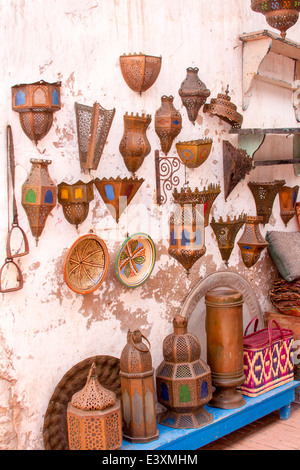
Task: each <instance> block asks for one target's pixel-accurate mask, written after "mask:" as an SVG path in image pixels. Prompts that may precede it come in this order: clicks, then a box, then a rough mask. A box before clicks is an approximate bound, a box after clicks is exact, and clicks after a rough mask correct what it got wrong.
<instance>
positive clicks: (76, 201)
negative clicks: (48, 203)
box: [57, 180, 94, 228]
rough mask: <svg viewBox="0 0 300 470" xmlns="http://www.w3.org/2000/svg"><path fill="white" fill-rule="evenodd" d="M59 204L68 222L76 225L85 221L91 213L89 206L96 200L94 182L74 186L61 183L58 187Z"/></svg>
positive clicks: (79, 183) (79, 182)
mask: <svg viewBox="0 0 300 470" xmlns="http://www.w3.org/2000/svg"><path fill="white" fill-rule="evenodd" d="M57 190H58V202H59V204H61V206H62V208H63V212H64V216H65V218H66V219H67V221H68V222H69V223H70V224H72V225H76V228H77V227H78V225H79V224H81V223H82V222H84V221H85V219H86V218H87V216H88V213H89V204H90V202H91V201H92V200H93V199H94V186H93V181H90V182H89V183H84V182H83V181H80V180H79V181H77V183H74V184H68V183H60V184H59V185H58V186H57Z"/></svg>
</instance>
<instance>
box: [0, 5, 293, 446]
mask: <svg viewBox="0 0 300 470" xmlns="http://www.w3.org/2000/svg"><path fill="white" fill-rule="evenodd" d="M261 29H267V24H266V22H265V20H264V18H263V16H262V15H258V14H255V13H253V12H252V11H251V9H250V1H248V2H245V0H238V1H232V0H224V1H222V2H204V1H200V2H199V1H198V0H163V1H161V0H35V1H33V0H18V1H14V0H9V1H8V0H1V1H0V41H1V44H2V45H4V46H3V47H1V49H0V63H1V69H0V70H1V71H0V74H1V87H0V103H1V111H2V112H1V120H0V147H1V152H0V165H1V169H2V171H1V172H0V183H1V188H2V197H1V199H0V209H1V214H2V217H1V218H0V233H1V236H0V255H1V254H2V258H3V262H4V259H5V245H6V235H7V198H6V138H5V131H6V125H7V124H10V125H11V126H12V130H13V137H14V145H15V156H16V195H17V202H18V210H19V222H20V225H21V227H23V228H24V230H26V233H27V236H28V239H29V243H30V254H29V255H28V256H26V257H24V258H21V259H20V260H19V261H18V263H19V265H20V268H21V270H22V272H23V275H24V281H25V284H24V288H23V289H22V290H21V291H18V292H15V293H12V294H0V302H1V310H0V311H1V322H0V396H1V401H0V448H1V449H42V448H43V434H42V428H43V419H44V414H45V411H46V409H47V406H48V402H49V399H50V397H51V394H52V392H53V390H54V388H55V386H56V384H57V383H58V382H59V380H60V379H61V377H62V376H63V375H64V374H65V373H66V372H67V371H68V370H69V369H70V368H71V367H72V366H73V365H75V364H76V363H78V362H80V361H82V360H83V359H85V358H87V357H90V356H93V355H102V354H103V355H105V354H108V355H112V356H116V357H119V356H120V353H121V351H122V348H123V347H124V345H125V341H126V333H127V330H128V329H129V328H130V329H133V328H140V329H141V330H142V332H143V333H144V334H145V335H146V336H147V337H148V338H149V340H150V342H151V344H152V357H153V364H154V367H156V366H158V364H159V363H160V361H161V360H162V352H161V347H162V341H163V338H164V337H165V336H166V334H168V333H170V332H171V330H172V326H171V320H172V319H173V317H174V315H175V314H176V313H180V309H181V306H182V304H183V302H184V300H185V298H186V296H187V295H188V293H189V291H190V290H191V288H192V287H193V286H195V284H196V283H197V282H198V281H199V279H201V278H202V277H204V276H205V275H206V274H208V273H211V272H215V271H219V270H222V269H225V266H224V264H223V263H222V260H221V256H220V253H219V250H218V246H217V243H216V239H215V236H214V234H213V232H212V229H211V227H207V228H206V231H205V236H206V248H207V251H206V255H205V256H204V257H203V258H202V259H201V260H200V261H198V262H197V263H196V264H195V266H194V268H193V269H192V272H191V275H190V277H189V278H187V276H186V275H185V271H184V269H183V268H182V266H181V265H179V263H177V262H176V261H175V260H173V259H172V258H170V257H169V255H168V252H167V249H168V217H169V213H170V210H171V208H172V201H171V195H170V194H169V200H168V203H167V204H166V205H164V206H161V207H158V206H157V205H156V204H155V167H154V150H155V149H159V148H160V146H159V140H158V137H157V135H156V133H155V130H154V114H155V111H156V110H157V109H158V108H159V106H160V104H161V101H160V98H161V96H162V95H164V94H166V95H173V96H174V97H175V99H174V105H175V107H176V108H177V109H179V110H180V112H181V114H182V117H183V129H182V132H181V134H180V135H179V137H178V139H177V140H182V141H183V140H192V139H197V138H204V137H211V138H213V142H214V143H213V149H212V153H211V155H210V157H209V159H208V160H207V162H206V163H205V164H204V165H203V166H201V167H200V168H199V169H197V170H194V171H190V172H188V179H189V181H190V186H191V187H192V188H194V187H196V186H198V187H199V188H203V187H204V186H207V185H208V184H210V183H220V184H221V189H222V194H221V195H220V196H219V197H218V198H217V200H216V203H215V204H214V206H213V209H212V212H211V215H214V216H215V217H216V218H219V216H221V215H222V216H225V217H226V216H227V215H230V216H233V215H239V214H240V213H241V212H242V211H244V212H245V213H248V214H250V215H255V204H254V200H253V198H252V196H251V193H250V190H249V189H248V186H247V183H248V181H249V180H253V181H254V180H256V179H258V178H259V179H260V180H264V181H272V180H273V179H280V178H283V177H284V178H285V179H286V182H287V184H288V185H294V184H297V182H298V180H297V178H296V177H295V175H294V172H293V168H292V167H291V166H284V167H267V168H264V169H256V170H254V171H252V172H251V174H250V175H249V176H247V178H246V179H245V180H244V181H243V182H241V183H240V184H239V185H238V187H237V188H236V189H235V190H234V192H233V193H232V194H231V195H230V197H229V198H228V200H227V202H226V203H225V200H224V196H223V154H222V142H223V140H224V139H226V140H230V141H231V142H232V143H233V144H234V145H237V138H236V136H229V135H228V131H229V129H230V126H229V125H228V124H226V123H224V122H223V121H221V120H219V119H218V118H216V117H214V116H210V115H208V114H203V112H202V111H200V113H199V116H198V119H197V122H196V125H195V126H193V125H192V124H191V123H190V121H189V120H188V118H187V114H186V110H185V108H184V107H183V106H182V104H181V99H180V97H179V95H178V89H179V87H180V84H181V82H182V81H183V79H184V78H185V76H186V68H187V67H189V66H192V67H199V77H200V79H201V80H202V81H203V82H204V83H205V84H206V86H207V87H208V88H209V89H210V90H211V98H213V97H216V96H217V94H218V93H220V92H222V91H224V90H225V89H226V86H227V84H229V87H230V95H231V99H232V102H233V103H235V104H236V105H237V107H238V110H239V111H240V112H241V110H242V44H241V42H240V41H239V39H238V35H239V34H241V33H243V32H252V31H257V30H261ZM288 36H289V37H290V38H291V39H294V40H296V41H300V32H299V24H298V25H296V26H294V27H293V28H291V29H290V30H289V33H288ZM140 51H141V52H144V53H146V54H150V55H161V56H162V70H161V73H160V75H159V78H158V79H157V81H156V83H155V85H154V86H153V87H152V88H151V89H150V90H148V91H147V92H146V93H144V94H143V95H142V96H139V95H138V94H135V93H134V92H132V91H131V90H130V89H129V88H128V86H127V85H126V83H125V81H124V80H123V77H122V75H121V71H120V66H119V56H120V55H122V54H123V53H129V52H131V53H133V52H140ZM275 63H276V61H275ZM270 67H271V68H272V60H270ZM290 67H291V66H290V64H287V65H286V64H285V63H284V62H283V63H282V64H281V68H282V71H283V70H284V71H285V73H287V74H288V73H291V72H289V70H290ZM40 79H43V80H45V81H49V82H54V81H57V80H61V82H62V109H61V111H59V112H57V113H56V114H55V117H54V123H53V126H52V129H51V131H50V132H49V134H48V135H47V136H46V137H45V138H44V139H43V140H42V141H41V142H40V143H39V144H38V146H37V147H36V146H35V145H34V144H33V143H32V142H31V141H30V140H29V139H28V138H27V137H26V136H25V134H24V133H23V131H22V129H21V127H20V124H19V117H18V114H17V113H15V112H14V111H12V109H11V86H13V85H15V84H17V83H32V82H34V81H37V80H40ZM75 101H77V102H79V103H82V104H86V105H89V106H92V104H93V103H94V102H95V101H98V102H100V104H101V105H102V106H103V107H104V108H106V109H112V108H113V107H115V108H116V115H115V118H114V121H113V125H112V127H111V131H110V133H109V136H108V140H107V144H106V146H105V149H104V153H103V155H102V159H101V161H100V164H99V167H98V169H97V171H94V172H92V175H91V176H90V175H88V174H84V173H82V172H81V171H80V164H79V155H78V146H77V130H76V122H75V112H74V102H75ZM126 112H129V113H131V112H134V113H139V114H142V113H148V114H151V115H152V123H151V125H150V127H149V130H148V132H147V136H148V139H149V141H150V143H151V147H152V151H151V154H150V155H149V156H148V157H147V158H146V159H145V162H144V164H143V166H142V167H141V168H140V170H139V171H138V176H139V177H143V178H145V182H144V184H143V186H142V187H141V189H140V191H139V193H138V194H137V195H136V197H135V199H134V201H133V202H132V204H131V205H130V206H129V207H128V210H127V211H126V212H124V213H123V215H122V216H121V219H120V222H119V224H118V225H117V224H116V223H115V221H114V219H113V218H112V217H111V215H110V214H109V212H108V210H107V208H106V206H105V205H104V203H103V201H102V200H101V198H100V196H99V194H98V193H97V191H95V199H94V201H93V202H92V203H91V204H90V211H89V216H88V218H87V220H86V221H85V222H84V223H83V224H82V225H80V226H79V228H78V230H76V229H75V228H74V227H73V226H71V225H70V224H69V223H68V222H67V221H66V220H65V218H64V215H63V212H62V208H61V207H60V206H59V205H57V207H56V208H55V209H54V210H53V211H52V213H51V215H50V216H49V218H48V220H47V223H46V227H45V229H44V232H43V234H42V236H41V237H40V241H39V244H38V246H37V247H36V246H35V242H34V239H33V237H32V235H31V232H30V229H29V226H28V221H27V217H26V214H25V212H24V210H23V208H22V206H21V204H20V201H21V186H22V184H23V182H24V181H25V179H26V177H27V175H28V173H29V171H30V167H31V165H30V162H29V160H30V158H46V159H50V160H52V164H51V165H50V166H49V172H50V175H51V177H52V179H53V181H54V182H55V183H57V184H59V183H60V182H61V181H66V182H68V183H73V182H75V181H77V180H78V179H83V180H84V181H86V182H87V181H89V180H90V179H91V178H92V177H95V178H96V177H99V178H101V177H111V176H112V177H116V176H119V175H120V176H121V177H126V176H127V177H129V176H131V175H130V174H129V172H128V171H127V169H126V167H125V165H124V162H123V159H122V156H121V154H120V153H119V143H120V140H121V138H122V135H123V129H124V126H123V115H124V114H125V113H126ZM296 125H297V122H296V121H295V115H294V112H293V108H292V106H291V93H290V92H289V91H286V90H280V89H277V88H276V87H273V86H269V85H263V84H259V85H255V86H254V88H253V96H252V99H251V102H250V105H249V108H248V110H247V111H246V112H245V113H244V123H243V127H252V126H254V127H288V126H290V127H295V126H296ZM175 142H176V141H175ZM175 142H174V144H173V147H172V150H171V152H170V156H176V155H177V154H176V148H175ZM180 177H181V182H182V184H183V182H184V170H183V169H181V170H180ZM271 229H276V230H283V229H284V224H283V222H282V220H281V218H280V214H279V201H278V198H277V199H276V201H275V204H274V208H273V215H272V217H271V220H270V223H269V224H268V225H267V226H266V227H265V228H262V233H263V234H265V233H266V230H271ZM89 230H94V232H95V233H97V234H98V235H99V236H100V237H101V238H103V240H104V241H105V243H106V244H107V247H108V249H109V252H110V267H109V272H108V276H107V278H106V280H105V282H104V284H103V285H102V286H101V287H100V289H99V290H98V291H96V292H95V293H93V294H90V295H88V296H81V295H77V294H75V293H74V292H72V291H71V290H69V288H68V287H67V285H66V284H65V282H64V279H63V272H62V267H63V262H64V258H65V255H66V253H67V250H68V248H69V247H70V246H71V244H72V243H73V242H74V241H75V240H76V239H77V238H78V237H79V236H80V235H84V234H86V233H88V232H89ZM286 230H289V231H293V230H298V226H297V221H296V219H293V220H292V221H291V222H290V223H289V225H288V228H287V229H286ZM137 231H142V232H146V233H148V234H149V235H150V236H151V237H152V238H153V240H154V241H155V244H156V248H157V261H156V265H155V268H154V271H153V274H152V276H151V278H150V279H149V280H148V281H147V283H145V284H144V285H143V286H141V287H140V288H138V289H135V290H128V289H126V288H125V287H123V286H122V285H121V284H120V283H119V281H118V279H117V278H116V275H115V271H114V261H115V257H116V255H117V252H118V249H119V247H120V245H121V243H122V242H123V241H124V239H125V238H126V235H127V233H129V234H133V233H135V232H137ZM241 233H242V232H240V233H239V235H238V236H240V235H241ZM228 269H229V270H231V271H234V272H238V273H240V274H241V275H242V276H244V277H245V278H246V279H247V280H248V281H249V283H250V284H251V286H252V287H253V289H254V290H255V292H256V294H257V297H258V299H259V302H260V304H261V307H262V310H263V311H264V310H265V309H266V308H268V306H269V300H268V290H269V287H270V283H271V281H272V278H273V276H274V275H275V269H274V267H273V264H272V262H271V261H270V258H269V256H268V253H267V252H266V251H265V252H264V253H263V255H262V257H261V260H260V261H259V262H258V263H257V265H255V267H254V268H252V269H250V270H247V269H246V268H245V267H244V265H243V262H242V260H241V257H240V254H239V250H238V247H237V246H236V247H235V249H234V251H233V253H232V255H231V258H230V263H229V267H228Z"/></svg>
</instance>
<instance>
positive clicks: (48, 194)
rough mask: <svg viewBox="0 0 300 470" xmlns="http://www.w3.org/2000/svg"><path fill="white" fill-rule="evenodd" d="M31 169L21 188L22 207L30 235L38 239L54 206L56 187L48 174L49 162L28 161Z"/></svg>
mask: <svg viewBox="0 0 300 470" xmlns="http://www.w3.org/2000/svg"><path fill="white" fill-rule="evenodd" d="M30 162H31V164H32V167H31V171H30V174H29V176H28V178H27V179H26V181H25V183H24V184H23V186H22V206H23V207H24V209H25V212H26V214H27V217H28V221H29V225H30V229H31V233H32V235H33V236H34V237H35V239H36V244H38V239H39V237H40V235H41V233H42V231H43V229H44V227H45V223H46V220H47V217H48V215H49V214H50V212H51V211H52V209H53V208H54V207H55V206H56V202H57V187H56V185H55V184H54V183H53V181H52V180H51V178H50V175H49V173H48V165H50V164H51V163H52V161H51V160H39V159H35V158H32V159H31V160H30Z"/></svg>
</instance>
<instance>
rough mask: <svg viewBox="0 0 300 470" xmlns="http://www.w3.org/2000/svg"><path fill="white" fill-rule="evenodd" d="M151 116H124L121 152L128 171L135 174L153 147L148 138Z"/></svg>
mask: <svg viewBox="0 0 300 470" xmlns="http://www.w3.org/2000/svg"><path fill="white" fill-rule="evenodd" d="M151 119H152V118H151V116H150V114H146V115H145V114H142V115H141V116H139V114H138V113H137V114H136V115H135V116H134V114H133V113H131V114H128V113H126V114H124V134H123V137H122V139H121V142H120V145H119V150H120V153H121V155H122V157H123V160H124V163H125V165H126V168H127V170H128V171H131V172H132V173H133V174H135V173H136V171H137V170H138V169H139V168H140V167H141V165H142V164H143V162H144V159H145V158H146V157H147V155H149V153H150V151H151V145H150V142H149V140H148V137H147V134H146V132H147V129H148V127H149V125H150V123H151Z"/></svg>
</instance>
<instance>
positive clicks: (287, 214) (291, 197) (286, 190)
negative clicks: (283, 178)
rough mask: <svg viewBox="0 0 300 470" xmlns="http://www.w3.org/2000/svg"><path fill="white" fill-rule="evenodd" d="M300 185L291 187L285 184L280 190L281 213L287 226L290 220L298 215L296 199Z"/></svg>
mask: <svg viewBox="0 0 300 470" xmlns="http://www.w3.org/2000/svg"><path fill="white" fill-rule="evenodd" d="M298 191H299V186H294V187H293V188H290V187H288V186H283V187H282V188H280V190H279V204H280V215H281V218H282V220H283V222H284V223H285V225H286V226H287V224H288V222H289V221H290V220H291V219H292V218H293V217H294V216H295V215H296V201H297V196H298Z"/></svg>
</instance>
